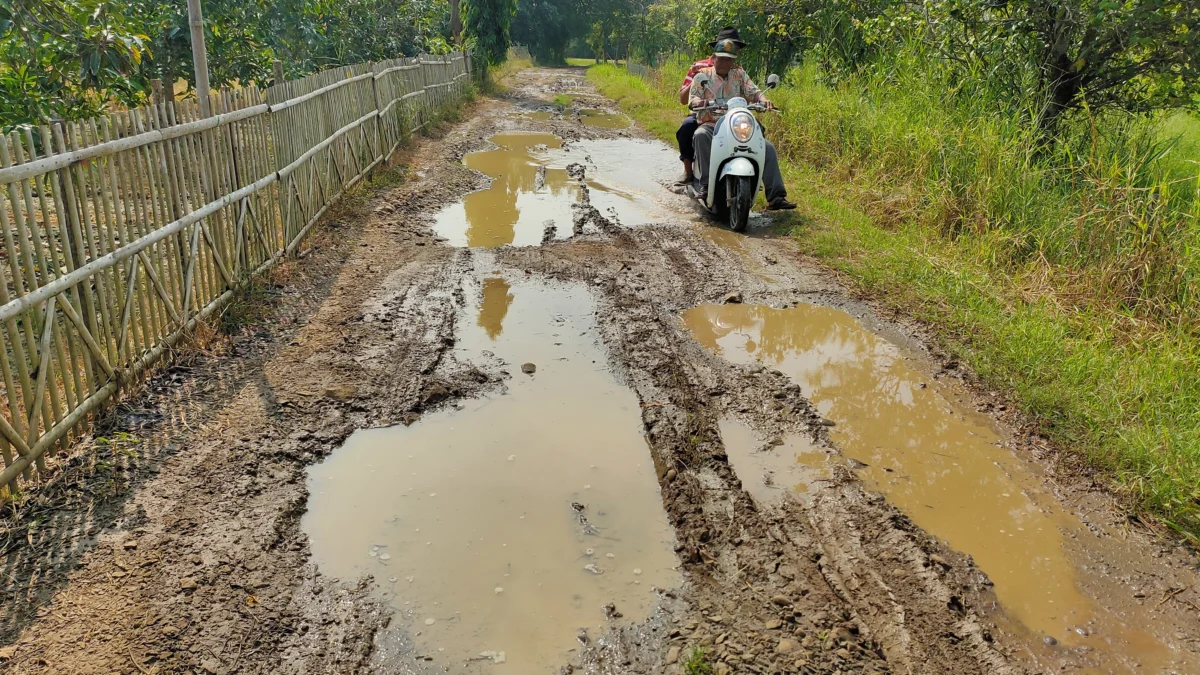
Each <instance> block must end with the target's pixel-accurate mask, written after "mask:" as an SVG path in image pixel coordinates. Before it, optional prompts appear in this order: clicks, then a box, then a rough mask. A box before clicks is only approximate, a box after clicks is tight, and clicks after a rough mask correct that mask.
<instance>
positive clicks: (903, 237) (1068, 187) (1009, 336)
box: [589, 45, 1200, 542]
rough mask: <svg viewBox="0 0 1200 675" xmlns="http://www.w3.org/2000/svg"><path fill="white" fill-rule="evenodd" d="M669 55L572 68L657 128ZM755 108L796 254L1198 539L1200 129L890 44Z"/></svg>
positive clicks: (667, 107)
mask: <svg viewBox="0 0 1200 675" xmlns="http://www.w3.org/2000/svg"><path fill="white" fill-rule="evenodd" d="M685 67H686V66H685V65H683V64H682V63H672V64H669V65H668V66H666V67H664V68H663V69H660V70H659V71H657V72H655V73H653V74H652V75H651V76H649V77H648V78H646V79H644V80H643V79H641V78H637V77H635V76H632V75H629V74H627V73H625V72H624V71H623V70H620V69H615V68H611V67H609V68H607V69H605V68H604V67H600V66H597V67H595V68H592V69H591V70H589V77H591V78H592V79H593V80H594V81H595V82H597V84H599V85H600V88H601V90H602V91H603V92H604V93H606V94H608V95H610V96H613V97H614V98H616V99H617V100H618V101H619V102H620V103H621V105H622V107H623V108H625V109H626V110H627V111H628V112H630V113H631V114H632V115H633V116H634V117H635V118H637V119H638V120H640V121H642V122H643V123H646V124H647V125H648V126H649V128H650V129H651V130H652V131H653V132H654V133H655V134H656V135H658V136H659V137H661V138H663V139H664V140H668V142H670V141H673V135H674V131H675V128H676V126H677V125H678V122H679V120H680V119H681V118H682V117H683V115H684V114H685V111H684V110H683V109H682V107H680V106H679V105H678V102H677V100H675V92H676V91H677V87H678V86H679V84H678V83H679V82H680V81H681V80H682V75H683V69H684V68H685ZM784 79H785V84H784V86H782V87H780V88H779V89H778V90H776V91H774V92H772V93H771V98H772V99H773V100H774V102H775V103H776V104H777V105H778V106H779V107H780V108H781V109H782V112H781V113H780V114H778V115H773V116H770V117H766V118H764V123H765V124H766V126H767V127H768V128H769V134H768V135H769V137H770V138H771V139H772V140H773V142H774V143H775V144H776V146H777V148H778V149H779V152H780V157H781V164H782V166H783V169H784V173H785V176H786V177H787V179H788V182H789V189H790V190H791V191H792V194H793V195H795V196H796V199H797V200H798V201H800V202H801V212H802V215H803V217H802V218H801V219H799V223H800V224H799V225H797V226H796V230H795V233H796V236H797V238H798V240H800V242H801V243H802V245H803V246H804V247H805V248H806V250H808V251H810V252H812V253H814V254H816V255H818V256H820V257H822V258H823V259H825V260H826V261H827V262H828V263H829V264H830V265H832V266H833V267H835V268H837V269H839V270H841V271H844V272H846V273H848V274H849V275H850V276H851V277H852V278H853V279H855V280H856V281H857V282H859V283H860V284H862V285H863V286H864V287H868V288H873V289H875V290H877V291H879V292H880V293H881V295H882V296H883V297H885V298H888V299H889V301H890V302H893V303H895V304H897V305H903V306H904V307H905V308H906V309H907V310H909V312H910V313H911V314H913V315H914V316H917V317H919V318H921V319H923V320H925V321H927V322H929V323H930V324H931V325H932V326H934V327H935V328H938V329H940V330H939V332H940V334H941V335H942V338H943V340H944V341H945V343H946V345H947V346H948V347H949V348H950V349H952V350H954V351H958V352H960V353H961V354H963V355H964V356H965V357H966V358H967V359H968V360H969V361H970V363H971V364H972V366H973V367H974V368H975V370H976V371H977V372H978V373H979V374H980V375H981V377H982V378H983V379H984V381H985V382H986V383H987V384H989V385H990V386H992V387H995V388H997V389H1000V390H1003V391H1006V392H1008V393H1009V394H1010V395H1011V396H1012V397H1013V398H1014V399H1015V400H1017V401H1018V402H1020V403H1021V405H1022V407H1023V408H1024V410H1025V411H1026V412H1028V413H1029V414H1031V415H1032V416H1033V417H1034V418H1035V419H1036V420H1038V421H1039V422H1040V423H1041V427H1042V429H1043V431H1044V433H1045V434H1046V435H1047V436H1048V437H1049V438H1050V439H1051V440H1053V441H1055V442H1056V443H1058V444H1059V445H1060V446H1062V447H1066V448H1069V449H1072V450H1074V451H1076V452H1077V453H1078V456H1080V457H1082V458H1085V459H1086V460H1087V462H1088V463H1089V464H1090V465H1091V466H1093V467H1095V468H1097V469H1099V470H1100V471H1101V472H1102V473H1103V474H1104V475H1107V476H1109V477H1111V478H1112V479H1113V483H1112V484H1113V485H1114V487H1115V488H1116V490H1117V492H1118V493H1119V494H1121V495H1123V496H1124V497H1125V498H1126V500H1127V503H1128V504H1129V505H1130V506H1131V508H1133V509H1134V510H1135V511H1137V512H1140V513H1143V514H1148V515H1153V516H1154V517H1155V518H1156V519H1157V520H1158V521H1159V522H1162V523H1164V524H1166V525H1167V526H1169V527H1171V528H1172V529H1174V530H1176V531H1177V532H1179V533H1182V534H1183V535H1184V536H1187V537H1189V538H1191V539H1192V540H1193V541H1196V542H1200V164H1197V162H1200V122H1198V121H1197V120H1196V118H1195V117H1194V116H1191V115H1189V114H1184V113H1179V114H1175V115H1163V114H1157V115H1132V114H1128V113H1123V112H1119V111H1112V110H1109V111H1105V112H1100V113H1096V112H1093V111H1091V110H1089V109H1087V108H1086V107H1084V108H1083V109H1082V110H1079V111H1076V112H1073V113H1071V114H1070V115H1068V116H1067V117H1066V118H1064V119H1063V120H1062V121H1061V122H1060V125H1059V127H1058V129H1057V133H1056V134H1055V135H1054V136H1053V137H1048V136H1047V135H1045V134H1044V132H1043V131H1041V130H1039V128H1038V126H1037V125H1036V124H1035V123H1034V120H1035V119H1037V117H1038V112H1039V108H1038V106H1039V103H1038V102H1037V101H1034V100H1029V101H1020V100H1017V99H1015V98H1014V97H1013V95H1012V92H1011V91H1003V90H1000V89H999V87H1000V86H1002V85H998V84H996V83H994V82H991V81H989V75H988V73H984V72H965V71H964V68H963V67H955V68H948V67H945V65H944V64H943V63H941V62H939V60H938V59H936V58H934V57H933V56H932V55H930V54H927V53H923V52H922V50H921V48H920V47H913V46H911V45H910V46H905V47H903V48H900V49H897V50H894V51H893V52H891V53H889V54H886V55H884V56H883V57H881V58H880V59H879V60H877V61H875V62H873V63H870V64H868V65H866V66H864V67H862V68H860V69H858V70H857V71H855V72H854V73H852V74H850V75H848V76H842V77H839V78H838V80H837V82H836V83H831V80H830V78H828V76H827V72H826V71H823V70H822V69H821V68H820V67H818V66H816V65H812V64H805V65H802V66H798V67H795V68H793V69H791V70H790V71H789V72H788V73H787V74H786V76H785V78H784Z"/></svg>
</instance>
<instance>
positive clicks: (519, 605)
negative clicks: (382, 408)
mask: <svg viewBox="0 0 1200 675" xmlns="http://www.w3.org/2000/svg"><path fill="white" fill-rule="evenodd" d="M469 290H470V292H469V294H468V298H467V301H466V303H465V306H464V307H463V308H462V315H461V317H460V319H459V322H458V325H459V329H458V333H457V334H458V339H459V342H458V346H457V347H456V357H457V358H458V359H460V360H462V361H470V362H475V363H491V364H496V363H497V362H502V363H500V364H499V365H501V366H502V367H504V368H505V369H506V370H508V371H509V372H510V373H512V379H511V380H510V381H508V383H507V391H506V393H504V394H502V395H495V396H489V397H487V398H483V399H479V400H468V401H465V402H464V403H463V404H462V409H461V410H451V411H447V412H440V413H435V414H432V415H429V416H427V417H426V418H424V419H422V420H420V421H418V422H416V423H414V424H413V425H412V426H410V427H403V426H400V427H391V428H383V429H371V430H366V431H360V432H358V433H355V434H354V435H353V436H351V438H350V439H349V440H348V441H347V442H346V443H345V445H344V446H343V447H342V448H340V449H339V450H337V451H335V452H334V453H333V454H332V455H331V456H330V457H329V458H328V459H327V460H326V461H325V462H324V463H322V464H319V465H316V466H314V467H312V468H311V470H310V472H309V479H308V482H309V487H310V490H311V497H310V499H309V505H308V512H307V514H306V515H305V516H304V519H303V522H302V528H303V530H304V531H305V532H306V533H307V534H308V536H309V538H310V540H311V542H312V551H313V556H314V558H315V560H316V561H317V564H318V567H319V568H320V569H321V570H322V571H324V572H325V573H327V574H330V575H333V576H335V577H337V578H341V579H346V580H354V579H357V578H360V577H362V576H363V575H367V574H370V575H374V577H375V580H376V582H377V584H378V586H379V589H380V592H381V593H382V594H383V597H384V598H386V600H387V601H388V603H389V604H390V606H391V607H392V608H393V610H394V611H395V613H396V620H397V621H399V622H402V623H403V625H404V626H405V627H407V629H408V630H409V631H410V633H411V635H412V636H413V644H414V645H415V649H416V651H417V652H418V653H417V654H416V655H417V656H419V657H428V658H431V659H432V660H433V662H434V663H435V664H436V665H438V666H439V667H440V666H444V667H446V668H448V669H449V671H450V672H478V671H477V670H475V668H478V667H479V666H480V665H481V664H487V663H495V662H497V661H503V662H505V663H507V664H508V665H506V666H503V667H504V668H506V669H507V672H514V673H516V672H520V673H534V672H553V669H554V668H556V667H558V666H561V665H562V664H564V663H569V662H571V657H572V654H571V650H572V648H573V647H575V646H576V645H577V643H576V641H575V637H576V634H577V632H578V631H579V629H581V628H593V629H594V628H598V627H600V626H602V625H603V624H604V621H605V614H604V610H603V608H604V606H605V605H606V604H607V603H609V602H612V603H615V605H616V606H617V608H618V609H619V611H620V612H621V613H622V614H623V615H624V619H622V620H625V621H639V620H643V619H645V618H646V617H647V616H648V613H649V611H650V609H651V607H652V604H653V603H654V601H655V593H654V590H653V589H654V588H655V587H659V588H665V587H672V586H675V585H677V584H678V583H679V580H680V576H679V573H678V571H677V561H676V559H675V556H674V554H673V546H674V532H673V529H672V528H671V527H670V525H669V523H668V522H667V518H666V514H665V512H664V511H663V506H662V497H661V494H660V492H659V487H658V483H657V480H656V477H655V471H654V467H653V463H652V461H651V459H650V455H649V451H648V448H647V446H646V442H645V440H644V438H643V437H642V432H641V416H640V408H639V405H638V401H637V398H636V397H635V396H634V394H633V393H632V392H630V391H629V390H628V389H627V388H626V387H624V386H623V385H622V384H621V383H619V382H618V381H617V380H616V379H615V378H614V377H613V375H612V374H611V373H610V372H609V370H608V368H607V365H606V359H605V355H604V353H603V352H602V351H601V349H600V348H599V347H598V346H597V340H598V335H597V331H596V328H595V325H594V324H593V320H592V313H593V311H595V307H594V303H593V301H592V298H591V297H590V295H589V294H588V292H587V290H586V289H585V288H583V287H581V286H546V285H543V284H540V283H537V282H534V281H527V280H525V279H524V278H521V279H519V280H516V281H514V280H513V279H509V278H506V277H505V276H503V275H500V274H493V275H488V276H486V277H485V278H483V279H482V280H481V283H479V284H478V286H475V287H472V288H471V289H469ZM526 363H532V364H534V365H535V367H536V371H535V372H534V373H533V374H532V375H528V374H525V373H524V372H522V366H523V365H524V364H526ZM501 653H503V655H501Z"/></svg>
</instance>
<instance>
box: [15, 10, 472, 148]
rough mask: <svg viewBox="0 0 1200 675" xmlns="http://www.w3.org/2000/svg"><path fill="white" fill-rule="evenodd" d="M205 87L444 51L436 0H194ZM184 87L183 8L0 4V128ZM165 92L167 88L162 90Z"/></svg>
mask: <svg viewBox="0 0 1200 675" xmlns="http://www.w3.org/2000/svg"><path fill="white" fill-rule="evenodd" d="M204 28H205V42H206V47H207V50H208V60H209V74H210V80H211V82H212V85H213V86H223V85H227V84H228V85H237V84H241V85H246V84H251V83H254V84H266V83H268V82H269V81H270V79H271V77H272V62H273V61H274V60H276V59H279V60H281V61H282V62H283V64H284V69H285V72H286V74H287V76H288V77H298V76H301V75H304V74H307V73H309V72H312V71H314V70H318V69H321V68H327V67H329V66H335V65H343V64H350V63H361V62H364V61H370V60H382V59H387V58H395V57H397V56H405V55H413V54H416V53H418V52H421V51H426V52H431V53H439V52H444V51H447V50H448V49H449V5H448V4H447V2H446V0H277V1H274V2H268V1H267V0H205V2H204ZM156 78H161V79H163V80H164V81H166V82H168V83H173V82H175V81H176V80H177V79H182V80H184V81H185V82H187V83H188V85H189V86H194V72H193V68H192V51H191V34H190V31H189V30H188V17H187V6H186V3H184V2H182V1H181V0H180V1H176V2H163V1H162V0H130V1H129V2H125V3H117V2H110V1H108V0H0V127H4V128H8V127H11V126H13V125H16V124H29V123H40V122H44V121H46V120H51V119H70V118H78V117H87V116H90V115H94V114H95V113H96V112H98V111H99V110H100V109H101V108H102V107H103V106H104V105H105V104H106V103H107V102H109V101H117V102H120V103H124V104H129V105H135V104H138V103H141V102H143V101H144V100H145V98H146V95H147V94H148V93H149V83H150V80H152V79H156ZM168 86H170V84H168Z"/></svg>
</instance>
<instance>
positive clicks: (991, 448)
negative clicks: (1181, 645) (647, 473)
mask: <svg viewBox="0 0 1200 675" xmlns="http://www.w3.org/2000/svg"><path fill="white" fill-rule="evenodd" d="M684 322H685V323H686V325H687V327H688V328H689V329H690V330H691V331H692V334H693V335H694V336H695V337H696V339H697V340H698V341H700V342H701V343H702V344H704V345H705V346H706V347H708V348H709V349H711V350H713V351H714V352H716V353H718V354H720V355H722V356H723V357H725V358H726V359H729V360H731V361H734V362H739V363H747V362H754V361H760V362H763V363H765V364H767V365H769V366H772V367H775V368H778V369H779V370H781V371H782V372H784V373H786V374H787V375H788V376H790V377H791V378H792V379H793V380H794V381H795V382H796V383H797V384H799V385H800V386H801V387H802V389H803V392H804V394H805V395H806V396H807V397H808V398H809V399H810V400H811V401H812V402H813V404H814V405H815V406H816V407H817V409H818V410H819V411H820V412H821V414H822V415H823V416H824V417H826V418H828V419H830V420H832V421H833V422H834V423H835V424H836V426H835V427H834V428H833V429H832V430H831V431H832V437H833V440H834V442H835V443H836V444H837V445H838V447H839V448H840V449H841V450H842V452H843V453H844V454H845V455H846V456H848V457H850V458H852V459H854V460H857V461H858V462H859V463H861V464H862V465H865V466H859V467H858V468H859V474H860V475H861V476H862V478H863V479H864V480H865V481H866V482H867V483H868V484H869V485H870V486H871V487H873V488H875V489H877V490H879V491H880V492H882V493H883V494H884V495H885V496H886V497H887V498H888V500H889V502H891V503H892V504H894V505H895V506H897V507H898V508H900V509H901V510H902V511H904V512H905V513H906V514H907V515H908V516H909V517H911V518H912V519H913V521H915V522H916V523H917V524H918V525H919V526H921V527H922V528H923V529H925V530H926V531H927V532H930V533H932V534H934V535H936V536H938V537H940V538H942V539H944V540H946V541H947V542H948V543H949V544H950V546H952V547H953V548H955V549H957V550H959V551H962V552H964V553H967V554H969V555H971V556H972V557H973V558H974V559H975V561H976V563H977V564H978V565H979V567H980V568H981V569H982V570H983V571H984V572H986V573H987V574H988V576H989V577H990V578H991V579H992V581H993V582H994V583H995V590H996V593H997V595H998V597H999V599H1000V602H1001V604H1002V605H1003V606H1004V608H1005V609H1006V611H1007V613H1008V614H1009V615H1010V616H1011V617H1013V618H1015V619H1016V620H1017V621H1019V622H1020V623H1021V624H1023V625H1024V626H1025V627H1027V628H1028V629H1032V630H1033V631H1036V633H1038V634H1041V635H1045V636H1048V637H1049V638H1053V640H1056V641H1059V642H1061V643H1063V644H1064V645H1067V646H1087V647H1090V648H1092V649H1096V650H1098V651H1102V652H1104V653H1106V655H1107V656H1109V657H1111V660H1112V664H1113V666H1114V669H1115V671H1116V672H1121V671H1123V670H1127V669H1132V668H1133V667H1135V664H1138V663H1140V664H1141V666H1143V667H1148V666H1150V667H1151V670H1149V671H1143V670H1140V669H1139V670H1137V671H1136V672H1159V671H1156V670H1153V669H1152V665H1153V664H1158V665H1160V666H1165V665H1166V664H1168V663H1169V662H1170V654H1169V652H1168V650H1167V649H1166V647H1165V646H1163V644H1161V643H1159V642H1158V641H1157V640H1155V638H1154V637H1152V636H1151V635H1149V634H1148V633H1146V632H1144V631H1142V630H1140V629H1138V628H1136V627H1128V626H1127V625H1126V622H1127V621H1132V619H1131V618H1130V617H1117V616H1114V615H1112V614H1111V613H1109V612H1107V611H1105V610H1103V609H1101V608H1099V607H1098V606H1097V605H1096V604H1095V603H1094V602H1092V601H1091V600H1090V599H1089V598H1087V597H1086V596H1084V595H1083V594H1082V593H1081V592H1080V591H1079V590H1078V587H1077V584H1076V573H1075V568H1074V566H1073V565H1072V563H1071V561H1070V560H1069V559H1068V557H1067V553H1066V551H1065V549H1064V536H1066V535H1065V534H1064V532H1069V531H1071V530H1072V529H1077V528H1079V527H1080V525H1079V524H1078V522H1077V521H1075V520H1074V519H1073V518H1071V517H1069V516H1068V515H1066V514H1064V513H1063V512H1062V510H1061V508H1060V507H1058V506H1057V505H1056V504H1055V501H1054V499H1053V498H1052V496H1051V495H1049V494H1047V493H1046V492H1045V491H1044V490H1043V489H1042V488H1041V486H1040V484H1039V482H1038V480H1037V479H1036V477H1035V476H1034V475H1033V474H1031V473H1030V471H1029V469H1028V468H1026V467H1025V466H1024V465H1023V464H1022V463H1021V462H1020V461H1019V460H1017V458H1016V457H1015V456H1014V455H1013V454H1012V453H1011V452H1009V451H1008V450H1006V449H1004V448H1002V447H1000V437H999V435H998V433H997V432H996V431H995V430H994V429H993V427H992V426H991V423H990V420H989V419H988V418H987V417H986V416H983V415H979V414H976V413H974V412H968V411H965V410H963V409H962V407H961V406H959V405H957V404H956V403H955V402H954V401H953V399H954V395H953V392H952V391H951V390H950V389H948V387H947V386H945V385H943V384H941V383H939V382H936V381H933V380H932V379H931V378H929V377H928V376H926V375H923V374H921V373H920V372H918V371H917V370H915V369H914V368H913V367H911V366H910V365H909V364H908V362H907V361H906V359H904V358H903V356H902V355H901V353H900V350H899V349H898V348H897V347H896V346H895V345H893V344H892V343H890V342H888V341H886V340H884V339H882V338H880V337H878V336H876V335H875V334H873V333H871V332H869V331H867V330H866V329H865V328H864V327H863V326H862V325H861V324H859V322H858V321H856V320H855V319H854V318H853V317H851V316H850V315H848V314H846V313H845V312H842V311H840V310H836V309H830V308H825V307H817V306H812V305H799V306H797V307H795V308H791V309H773V308H770V307H762V306H753V305H736V304H729V305H708V306H701V307H697V308H695V309H692V310H689V311H688V312H686V313H685V314H684ZM750 433H751V432H749V430H748V429H745V428H744V427H741V428H739V426H737V425H731V424H723V425H722V434H723V435H729V436H730V438H729V445H730V446H731V448H733V449H734V450H736V449H737V448H746V447H750V448H752V449H754V451H755V452H757V453H760V454H761V453H764V452H767V453H769V452H770V451H771V449H770V448H769V447H764V444H763V439H756V438H754V437H753V436H752V435H749V436H748V435H747V434H750ZM776 442H779V441H776ZM779 450H785V448H779ZM806 453H807V454H808V455H809V456H810V457H811V453H808V451H806ZM746 454H747V453H746V452H745V451H740V452H734V451H733V450H731V457H735V455H742V456H745V455H746ZM792 454H795V453H792ZM787 456H788V455H787V454H786V453H784V454H783V457H784V463H785V464H786V463H788V461H787ZM796 457H797V459H799V460H800V461H804V460H803V459H802V458H801V456H800V455H796ZM735 459H736V457H735ZM774 461H775V462H776V465H778V462H779V461H780V460H779V459H775V460H774ZM753 466H754V468H756V469H758V470H761V467H762V466H763V464H762V463H761V461H760V462H759V463H758V464H755V465H753ZM856 466H857V465H856ZM771 470H772V469H771V468H770V467H768V471H771ZM795 471H796V470H794V469H793V472H795ZM808 472H810V469H806V470H804V471H800V472H799V473H800V474H806V473H808ZM793 478H794V477H793ZM800 478H801V479H802V480H801V483H802V484H806V483H807V482H810V481H811V480H812V478H811V477H809V478H808V479H807V480H804V476H803V475H801V476H800ZM743 482H746V483H749V484H750V485H749V486H748V487H749V489H750V491H751V492H752V493H753V492H754V491H755V489H756V488H755V487H754V483H757V482H758V481H757V480H751V481H746V480H745V479H744V481H743ZM774 482H775V483H778V482H779V481H778V480H776V481H774ZM758 489H759V490H760V491H761V489H762V488H758ZM802 489H804V488H802ZM1133 625H1134V626H1136V625H1138V624H1137V623H1136V622H1134V623H1133ZM1143 625H1144V624H1143ZM1053 640H1047V642H1052V641H1053ZM1038 644H1039V645H1040V644H1041V641H1038ZM1106 660H1107V659H1106ZM1118 665H1119V666H1121V667H1118ZM1124 667H1128V668H1124ZM1108 672H1113V671H1108Z"/></svg>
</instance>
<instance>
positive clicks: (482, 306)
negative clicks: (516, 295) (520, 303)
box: [478, 277, 513, 340]
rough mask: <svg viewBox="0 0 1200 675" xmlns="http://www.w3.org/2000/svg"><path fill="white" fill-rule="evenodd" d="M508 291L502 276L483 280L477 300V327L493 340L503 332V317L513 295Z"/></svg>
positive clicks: (506, 312) (506, 283)
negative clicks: (479, 296) (479, 297)
mask: <svg viewBox="0 0 1200 675" xmlns="http://www.w3.org/2000/svg"><path fill="white" fill-rule="evenodd" d="M508 291H509V285H508V282H507V281H505V280H504V278H503V277H490V278H488V279H484V280H483V288H482V289H481V290H480V295H481V296H482V297H481V299H480V301H479V319H478V323H479V327H480V328H482V329H483V330H484V331H485V332H487V336H488V337H489V338H491V339H492V340H495V339H496V338H497V337H498V336H499V335H500V333H502V332H504V317H505V316H506V315H507V314H508V308H509V306H510V305H512V302H513V296H512V294H511V293H509V292H508Z"/></svg>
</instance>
